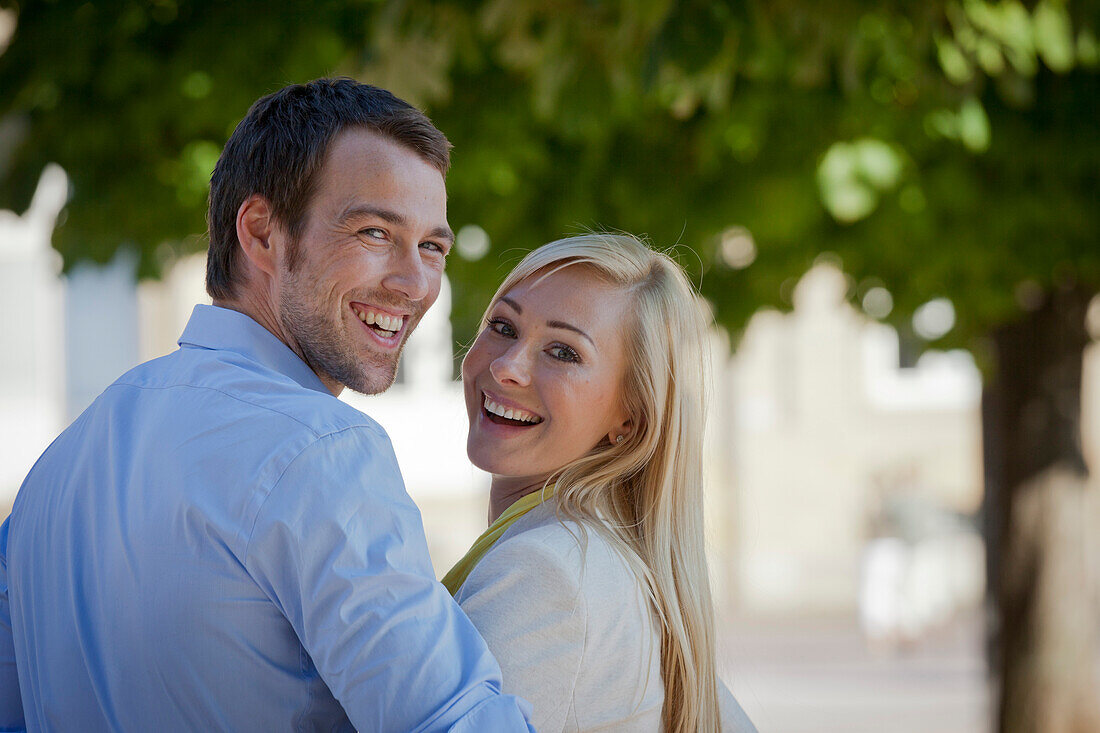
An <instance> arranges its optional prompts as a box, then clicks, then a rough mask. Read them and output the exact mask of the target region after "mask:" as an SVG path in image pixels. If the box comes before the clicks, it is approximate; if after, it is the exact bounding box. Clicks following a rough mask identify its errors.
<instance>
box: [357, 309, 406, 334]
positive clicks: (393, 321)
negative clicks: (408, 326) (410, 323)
mask: <svg viewBox="0 0 1100 733" xmlns="http://www.w3.org/2000/svg"><path fill="white" fill-rule="evenodd" d="M355 314H356V315H357V316H359V320H360V321H362V322H363V323H365V324H367V325H368V326H378V328H379V329H381V330H383V331H393V332H395V333H396V332H397V331H400V330H401V326H402V325H404V323H405V317H404V316H388V315H386V314H384V313H378V312H376V311H361V310H358V309H357V310H356V311H355Z"/></svg>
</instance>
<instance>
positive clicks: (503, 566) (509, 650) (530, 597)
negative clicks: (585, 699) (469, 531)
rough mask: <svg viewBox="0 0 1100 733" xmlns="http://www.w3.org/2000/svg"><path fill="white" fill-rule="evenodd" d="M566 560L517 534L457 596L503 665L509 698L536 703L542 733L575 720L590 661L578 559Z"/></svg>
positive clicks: (491, 554)
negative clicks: (576, 695)
mask: <svg viewBox="0 0 1100 733" xmlns="http://www.w3.org/2000/svg"><path fill="white" fill-rule="evenodd" d="M567 555H568V554H563V553H561V552H559V551H558V550H557V549H555V548H553V547H550V546H548V545H546V544H543V543H541V542H539V541H538V540H537V539H530V538H528V537H527V536H525V535H524V534H518V535H516V536H515V537H513V538H510V539H508V540H506V541H505V542H503V543H502V544H500V545H498V546H497V547H495V548H493V549H492V550H491V551H490V552H489V553H487V554H486V555H485V557H484V558H482V560H481V562H479V563H478V564H477V567H475V568H474V570H473V572H471V573H470V576H469V577H468V578H467V579H466V582H465V583H463V585H462V587H461V588H460V589H459V592H458V595H457V599H458V601H459V603H460V604H461V606H462V610H463V611H465V612H466V614H467V615H468V616H469V617H470V620H471V621H473V622H474V626H476V627H477V629H478V631H480V632H481V634H482V636H484V637H485V641H486V642H487V643H488V644H489V649H491V650H492V652H493V654H494V655H495V656H496V658H497V659H498V660H500V665H501V668H502V669H503V670H504V689H505V691H507V692H508V693H510V694H514V695H518V696H520V697H522V698H524V699H526V700H529V701H530V702H531V704H532V705H533V707H534V713H533V717H532V723H533V724H534V726H535V728H536V729H538V730H539V731H542V732H543V733H546V732H547V731H561V730H563V729H564V728H565V727H566V725H567V724H568V723H569V722H570V721H571V719H572V716H574V715H575V712H574V710H573V690H574V689H575V687H576V683H577V675H578V673H579V670H580V665H581V659H582V656H583V654H584V646H585V632H586V628H587V613H586V606H585V599H584V596H583V594H582V593H581V586H580V568H579V559H577V558H575V557H570V556H567ZM571 560H576V562H574V563H571Z"/></svg>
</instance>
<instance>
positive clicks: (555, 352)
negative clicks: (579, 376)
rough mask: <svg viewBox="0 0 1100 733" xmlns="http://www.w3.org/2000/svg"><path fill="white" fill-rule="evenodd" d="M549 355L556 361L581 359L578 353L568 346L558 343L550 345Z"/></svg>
mask: <svg viewBox="0 0 1100 733" xmlns="http://www.w3.org/2000/svg"><path fill="white" fill-rule="evenodd" d="M550 356H552V357H554V358H555V359H557V360H558V361H569V362H576V361H580V360H581V356H580V354H578V353H577V352H576V351H574V350H573V349H571V348H569V347H568V346H563V345H560V344H559V345H558V346H551V347H550Z"/></svg>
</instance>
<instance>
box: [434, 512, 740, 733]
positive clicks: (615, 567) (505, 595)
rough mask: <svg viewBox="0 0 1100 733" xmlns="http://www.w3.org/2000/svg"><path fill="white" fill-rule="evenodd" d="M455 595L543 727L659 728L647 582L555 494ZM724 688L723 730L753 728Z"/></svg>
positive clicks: (657, 666)
mask: <svg viewBox="0 0 1100 733" xmlns="http://www.w3.org/2000/svg"><path fill="white" fill-rule="evenodd" d="M583 536H587V538H588V546H587V551H586V552H584V553H582V550H581V544H580V542H579V540H578V538H580V537H583ZM456 599H457V600H458V602H459V604H460V605H461V606H462V609H463V610H464V611H465V612H466V614H467V615H469V617H470V619H471V620H472V621H473V622H474V625H475V626H476V627H477V629H478V631H480V632H481V634H482V636H484V637H485V641H486V642H487V643H488V645H489V649H490V650H491V651H492V652H493V655H494V656H495V657H496V658H497V660H498V661H499V662H500V666H501V669H502V671H503V673H504V691H505V692H507V693H508V694H512V695H519V696H521V697H523V698H525V699H526V700H528V701H529V702H531V704H532V705H533V706H534V718H533V720H532V721H531V722H532V724H533V725H534V727H535V729H536V730H538V731H540V733H547V732H556V731H596V730H598V731H657V730H659V729H660V721H661V705H662V703H663V701H664V688H663V685H662V682H661V650H660V641H659V637H658V634H657V624H656V620H655V617H654V614H653V612H652V611H651V610H650V607H649V604H648V602H647V601H646V599H645V596H644V593H643V591H642V585H641V583H640V582H639V581H638V580H637V578H636V576H635V575H634V573H633V572H632V571H631V570H630V567H629V566H628V565H627V563H626V561H625V560H624V559H623V558H622V556H621V555H620V554H619V552H618V551H617V550H616V549H615V548H614V547H613V546H612V545H611V544H610V543H608V542H607V540H605V539H604V538H603V536H602V535H601V534H600V533H598V532H596V531H594V530H588V531H587V533H586V534H582V531H581V528H580V527H578V526H577V525H576V524H575V523H572V522H566V523H565V524H564V525H563V524H562V523H561V522H560V521H559V520H558V518H557V516H556V515H555V506H554V502H552V501H550V502H547V503H545V504H542V505H540V506H537V507H535V508H534V509H532V510H531V511H530V512H528V513H527V514H526V515H524V516H522V517H520V518H519V519H518V520H517V521H516V523H515V524H513V525H512V526H511V527H509V528H508V531H507V532H505V533H504V535H503V536H502V537H501V538H500V540H498V541H497V543H496V544H495V545H494V546H493V547H492V549H490V550H489V552H488V553H486V554H485V556H484V557H483V558H482V559H481V561H480V562H479V563H478V564H477V566H476V567H475V568H474V569H473V571H472V572H471V573H470V575H469V577H468V578H467V579H466V582H465V583H464V584H463V585H462V587H461V588H460V589H459V591H458V594H457V596H456ZM719 698H720V702H721V708H722V720H723V726H722V729H723V731H731V732H734V733H755V728H753V726H752V723H751V722H749V720H748V718H747V717H746V716H745V713H744V711H742V709H741V707H740V705H738V704H737V701H736V700H734V698H733V696H732V695H731V694H730V692H729V690H727V689H726V688H725V686H724V685H722V686H720V689H719Z"/></svg>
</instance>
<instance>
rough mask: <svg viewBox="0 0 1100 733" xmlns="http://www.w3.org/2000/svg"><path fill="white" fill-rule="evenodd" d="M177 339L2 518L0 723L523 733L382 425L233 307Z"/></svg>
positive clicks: (106, 397)
mask: <svg viewBox="0 0 1100 733" xmlns="http://www.w3.org/2000/svg"><path fill="white" fill-rule="evenodd" d="M179 343H180V347H181V348H180V349H179V350H177V351H176V352H174V353H172V354H170V355H168V356H166V357H163V358H161V359H156V360H154V361H151V362H148V363H146V364H142V365H141V366H138V367H136V368H135V369H133V370H132V371H130V372H129V373H127V374H125V375H124V376H122V377H121V378H120V379H119V380H118V381H117V382H115V383H114V384H113V385H111V386H110V387H108V388H107V390H106V391H104V392H103V394H102V395H100V396H99V398H97V399H96V401H95V402H94V403H93V404H92V405H91V407H89V408H88V409H87V411H85V412H84V413H83V414H82V415H81V416H80V417H79V418H77V420H76V421H75V422H74V423H73V424H72V425H71V426H69V428H68V429H67V430H65V432H63V433H62V434H61V435H60V437H58V438H57V440H55V441H54V443H53V444H52V445H51V446H50V447H49V448H48V449H47V450H46V452H45V453H44V454H43V455H42V457H41V458H40V459H39V460H38V462H37V463H36V464H35V466H34V468H33V469H32V470H31V472H30V474H29V475H28V476H27V479H26V481H24V483H23V486H22V488H21V489H20V491H19V494H18V496H17V497H16V501H15V507H14V509H13V510H12V514H11V517H10V518H9V519H8V521H6V522H5V523H4V525H3V527H2V528H0V728H3V729H7V730H10V729H13V728H14V729H16V730H19V729H21V728H22V727H24V726H25V727H26V728H27V729H29V730H31V731H38V730H59V731H70V730H80V731H98V730H116V731H156V733H166V732H167V731H177V730H179V731H185V730H186V731H195V730H204V731H205V730H224V731H288V730H293V731H307V730H308V731H314V730H318V731H320V730H324V731H330V730H340V731H343V730H351V729H352V728H353V726H354V727H355V728H357V729H359V730H360V731H402V732H404V731H437V730H456V731H478V732H481V731H513V730H519V731H526V730H528V729H529V726H528V724H527V723H526V720H525V718H526V717H528V713H529V710H530V707H529V706H528V705H527V703H525V702H523V701H520V700H517V699H516V698H513V697H508V696H504V695H501V694H500V688H501V683H500V668H499V667H498V665H497V663H496V661H495V660H494V659H493V657H492V656H491V655H490V653H489V651H488V649H487V648H486V646H485V643H484V642H483V641H482V639H481V637H480V636H478V634H477V632H476V631H475V630H474V627H473V626H472V625H471V623H470V621H469V620H468V619H467V618H466V617H465V616H464V615H463V614H462V612H461V611H460V610H459V608H458V606H457V605H456V604H455V603H454V601H453V600H452V599H451V597H450V595H449V594H448V593H447V591H446V590H445V589H444V588H443V586H442V585H440V584H439V583H437V582H436V580H435V576H434V574H433V572H432V566H431V563H430V562H429V558H428V552H427V545H426V543H425V540H424V530H423V526H422V524H421V520H420V514H419V512H418V511H417V508H416V506H415V505H414V504H413V502H412V500H411V499H410V498H409V496H408V494H407V493H406V492H405V488H404V485H403V483H402V481H401V476H400V473H399V472H398V468H397V463H396V460H395V458H394V454H393V450H392V448H391V446H390V442H389V439H388V437H387V436H386V433H385V432H384V431H383V430H382V429H381V428H380V427H379V426H378V425H377V424H376V423H375V422H373V421H372V420H371V419H370V418H368V417H366V416H364V415H363V414H362V413H360V412H358V411H357V410H355V409H353V408H352V407H350V406H348V405H346V404H344V403H343V402H340V401H339V400H337V399H336V398H335V397H333V396H332V394H331V393H330V392H328V391H327V390H326V389H325V387H324V385H323V384H322V383H321V381H320V380H319V379H318V378H317V376H316V374H314V373H313V372H312V371H311V370H310V369H309V367H308V366H306V364H305V363H304V362H303V361H302V360H301V359H299V358H298V357H297V356H296V355H295V354H294V353H293V352H292V351H291V350H290V349H289V348H287V347H286V345H284V344H283V343H282V342H281V341H279V340H278V339H277V338H276V337H275V336H273V335H272V334H271V333H269V332H268V331H267V330H265V329H264V328H263V327H262V326H260V325H259V324H258V323H256V322H255V321H253V320H252V319H250V318H249V317H247V316H245V315H243V314H240V313H237V312H234V311H231V310H227V309H223V308H217V307H214V306H198V307H197V308H196V309H195V312H194V314H193V315H192V317H191V320H190V322H189V323H188V325H187V329H186V330H185V331H184V333H183V336H182V337H181V338H180V342H179ZM432 441H433V438H432V429H431V423H430V421H429V420H425V423H424V443H423V447H424V454H425V458H426V459H430V457H431V452H432Z"/></svg>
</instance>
